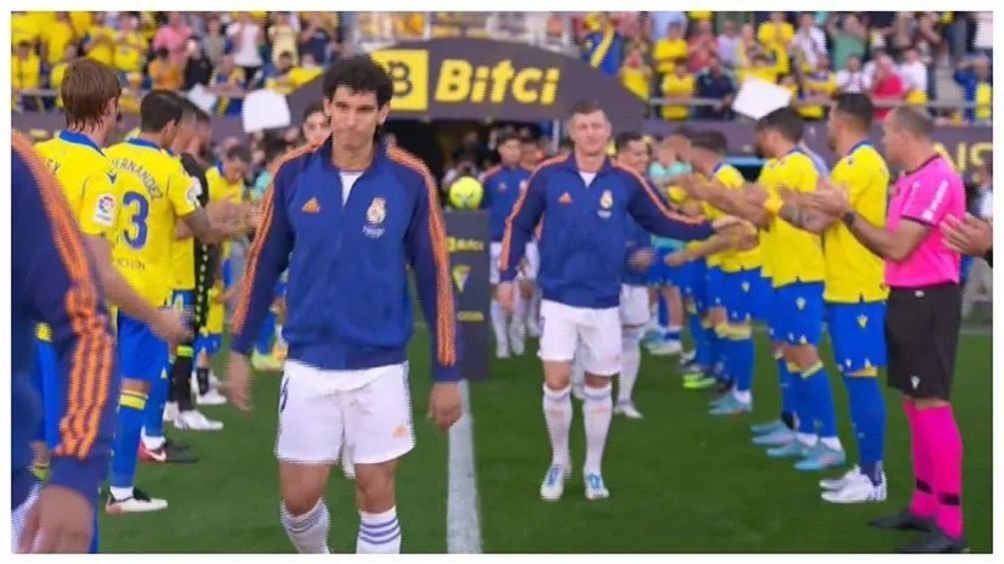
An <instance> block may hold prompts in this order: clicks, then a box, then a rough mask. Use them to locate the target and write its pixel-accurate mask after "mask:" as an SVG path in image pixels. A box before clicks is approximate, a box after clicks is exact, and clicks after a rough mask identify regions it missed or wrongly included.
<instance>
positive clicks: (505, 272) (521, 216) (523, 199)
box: [499, 168, 548, 282]
mask: <svg viewBox="0 0 1004 564" xmlns="http://www.w3.org/2000/svg"><path fill="white" fill-rule="evenodd" d="M547 174H548V173H547V169H545V168H538V169H537V171H536V172H534V173H533V176H531V177H530V181H529V182H528V183H527V187H526V191H525V192H523V193H522V194H521V195H520V197H519V199H518V200H516V205H515V206H513V208H512V213H511V214H509V218H508V219H506V221H505V234H504V235H502V256H501V257H500V258H499V278H500V279H501V281H502V282H512V281H513V280H515V279H516V275H517V274H518V273H519V272H518V267H519V262H520V261H521V260H523V254H524V253H525V252H526V243H527V241H529V240H530V238H531V237H533V230H534V228H536V227H537V224H538V223H539V222H540V216H541V215H542V214H543V213H544V188H545V187H546V185H547Z"/></svg>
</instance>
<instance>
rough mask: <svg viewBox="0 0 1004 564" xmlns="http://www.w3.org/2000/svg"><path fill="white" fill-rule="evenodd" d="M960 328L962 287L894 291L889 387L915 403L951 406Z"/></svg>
mask: <svg viewBox="0 0 1004 564" xmlns="http://www.w3.org/2000/svg"><path fill="white" fill-rule="evenodd" d="M961 323H962V290H961V288H960V287H959V285H958V284H955V283H944V284H937V285H932V286H926V287H920V288H890V290H889V301H888V302H887V310H886V319H885V338H886V346H887V347H888V353H889V355H888V362H889V368H888V370H889V387H890V388H896V389H897V390H899V391H901V392H903V394H904V395H906V396H907V397H910V398H913V399H934V398H937V399H941V400H944V401H950V399H951V395H952V380H953V377H954V374H955V352H956V349H957V348H958V343H959V327H960V325H961Z"/></svg>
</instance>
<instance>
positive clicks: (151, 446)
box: [143, 433, 167, 450]
mask: <svg viewBox="0 0 1004 564" xmlns="http://www.w3.org/2000/svg"><path fill="white" fill-rule="evenodd" d="M166 442H167V439H165V438H164V437H163V435H162V436H160V437H149V436H147V435H146V433H144V434H143V446H145V447H146V450H157V449H158V448H160V447H162V446H164V443H166Z"/></svg>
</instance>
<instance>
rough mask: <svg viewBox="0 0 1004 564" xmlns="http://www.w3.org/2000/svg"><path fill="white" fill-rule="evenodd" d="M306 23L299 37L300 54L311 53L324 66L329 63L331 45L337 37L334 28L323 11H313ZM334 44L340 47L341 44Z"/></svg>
mask: <svg viewBox="0 0 1004 564" xmlns="http://www.w3.org/2000/svg"><path fill="white" fill-rule="evenodd" d="M306 24H307V25H306V27H304V28H303V30H302V31H301V32H300V37H299V49H300V55H301V56H304V55H306V54H307V53H310V54H311V55H312V56H313V57H314V60H315V61H317V63H318V64H320V65H322V66H323V65H326V64H328V62H329V60H328V59H329V52H328V49H329V45H331V44H332V42H333V40H334V39H336V37H335V33H334V30H332V29H331V27H330V26H329V25H328V22H327V20H326V19H325V18H324V14H322V13H321V12H311V13H310V14H309V16H308V17H307V18H306ZM334 44H335V45H339V48H340V44H338V43H337V42H334Z"/></svg>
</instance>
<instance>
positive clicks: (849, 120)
mask: <svg viewBox="0 0 1004 564" xmlns="http://www.w3.org/2000/svg"><path fill="white" fill-rule="evenodd" d="M874 113H875V107H874V105H873V104H872V102H871V99H870V98H869V97H868V96H866V95H864V94H842V95H840V96H838V97H837V99H836V104H835V105H834V107H833V108H832V109H831V110H830V117H829V122H828V124H827V126H828V128H827V133H828V137H829V141H830V146H831V147H832V148H833V149H834V151H836V152H837V154H839V155H841V157H842V158H841V159H840V162H838V163H837V165H836V167H834V169H833V174H832V177H831V179H830V181H829V182H830V183H831V184H833V185H836V186H838V187H840V188H841V189H844V190H846V191H847V193H848V199H849V201H850V204H851V206H853V209H854V211H855V212H856V213H857V214H858V215H860V216H861V217H864V218H865V219H867V220H868V221H869V222H870V223H872V224H873V225H876V226H879V227H881V226H883V225H884V224H885V217H886V197H887V191H888V186H889V169H888V167H887V166H886V163H885V160H883V158H882V156H881V155H880V154H879V153H878V151H877V150H875V147H874V146H872V144H871V143H870V141H869V140H868V132H869V130H870V129H871V124H872V116H873V115H874ZM791 200H792V201H788V202H786V203H785V206H784V207H783V208H782V209H781V210H780V212H779V213H780V215H781V216H782V217H784V218H786V219H787V220H788V221H789V222H790V223H791V224H793V225H796V226H801V227H802V228H803V229H806V230H808V231H810V232H814V233H822V235H823V256H824V259H825V261H826V289H825V292H824V298H825V300H826V323H827V327H828V329H829V333H830V339H831V341H832V342H833V354H834V360H835V364H836V366H837V370H839V371H840V372H841V374H843V380H844V384H845V386H846V387H847V394H848V397H849V399H850V408H851V413H850V415H851V422H852V424H853V427H854V429H855V436H856V437H857V438H858V453H859V454H858V464H857V465H855V466H854V467H853V468H852V469H851V470H850V471H848V472H847V473H846V474H844V476H843V477H841V478H839V479H835V480H822V481H821V482H820V486H821V487H822V488H823V489H824V492H823V494H822V497H823V499H824V500H826V501H829V502H832V503H865V502H880V501H885V499H886V489H887V488H886V480H885V472H883V470H882V459H883V451H884V438H885V402H884V401H883V399H882V392H881V390H880V388H879V384H878V370H879V368H881V367H883V366H885V364H886V344H885V331H884V327H885V300H886V298H887V297H888V294H889V290H888V288H887V287H886V286H885V283H884V276H885V266H884V263H883V260H882V258H881V257H879V256H877V255H875V254H873V253H872V252H871V251H869V250H868V249H867V248H865V246H864V245H862V244H861V243H860V242H859V241H858V240H857V239H856V238H855V237H854V235H853V234H852V233H851V232H850V230H849V229H848V228H847V226H845V225H844V224H843V223H841V222H839V221H837V218H835V217H832V216H828V215H825V214H823V213H821V212H818V211H816V210H814V209H812V207H810V206H808V205H800V202H799V201H798V198H797V197H796V198H791Z"/></svg>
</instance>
